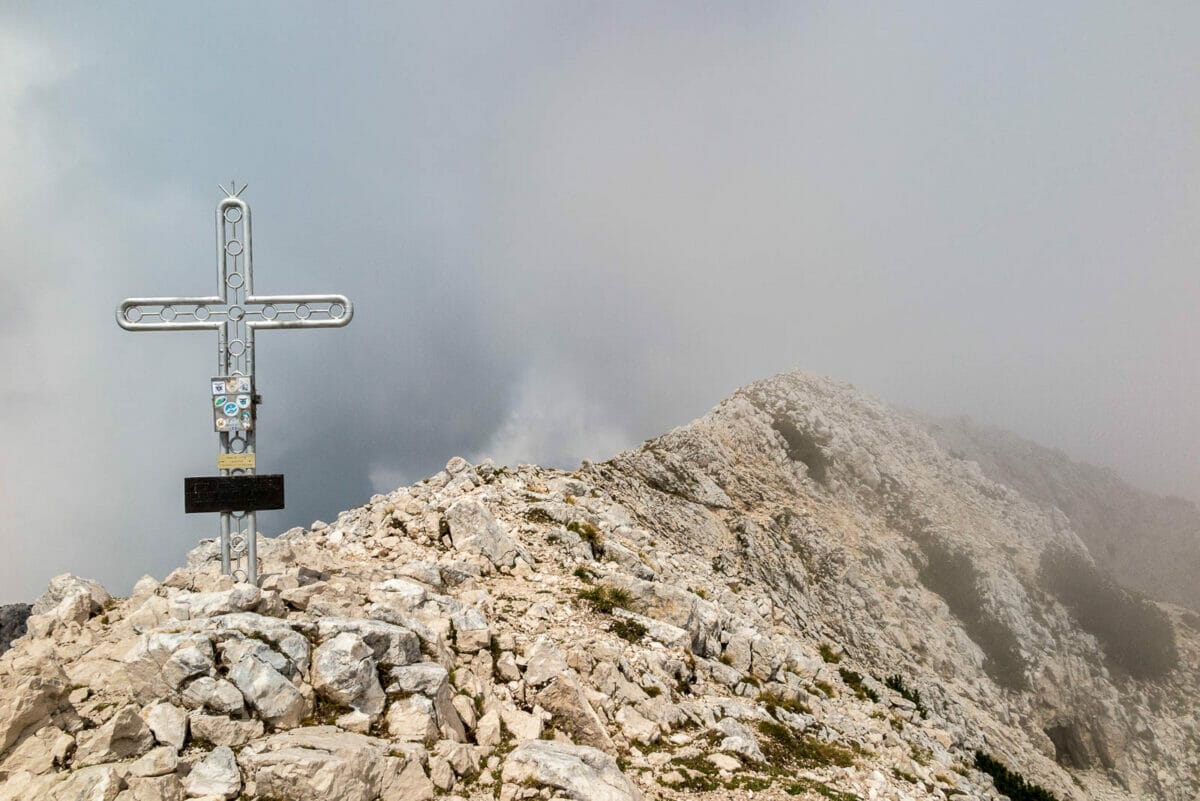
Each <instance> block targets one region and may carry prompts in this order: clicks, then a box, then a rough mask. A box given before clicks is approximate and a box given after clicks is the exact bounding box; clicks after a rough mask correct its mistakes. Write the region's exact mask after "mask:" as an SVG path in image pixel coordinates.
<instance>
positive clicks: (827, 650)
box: [817, 642, 842, 665]
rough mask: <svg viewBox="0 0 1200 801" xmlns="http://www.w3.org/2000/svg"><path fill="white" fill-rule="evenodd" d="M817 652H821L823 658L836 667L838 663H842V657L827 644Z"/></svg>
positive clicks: (822, 644)
mask: <svg viewBox="0 0 1200 801" xmlns="http://www.w3.org/2000/svg"><path fill="white" fill-rule="evenodd" d="M817 650H818V651H820V652H821V658H822V659H824V660H825V661H826V662H828V663H829V664H831V665H836V664H837V663H838V662H841V661H842V655H841V654H839V653H838V652H837V651H836V650H834V648H833V646H832V645H830V644H829V643H827V642H823V643H821V645H820V647H818V648H817Z"/></svg>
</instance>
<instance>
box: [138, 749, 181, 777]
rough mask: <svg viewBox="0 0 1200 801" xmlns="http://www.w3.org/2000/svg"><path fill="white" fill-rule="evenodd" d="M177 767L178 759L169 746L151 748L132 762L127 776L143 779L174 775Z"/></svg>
mask: <svg viewBox="0 0 1200 801" xmlns="http://www.w3.org/2000/svg"><path fill="white" fill-rule="evenodd" d="M178 766H179V757H178V756H177V755H176V752H175V749H174V748H173V747H172V746H169V745H160V746H159V747H157V748H151V749H150V750H149V751H147V752H146V753H145V754H143V755H142V756H141V757H139V758H138V759H137V760H136V761H134V763H133V764H132V765H130V766H129V775H130V776H140V777H143V778H145V777H150V776H166V775H167V774H169V773H174V772H175V769H176V768H177V767H178Z"/></svg>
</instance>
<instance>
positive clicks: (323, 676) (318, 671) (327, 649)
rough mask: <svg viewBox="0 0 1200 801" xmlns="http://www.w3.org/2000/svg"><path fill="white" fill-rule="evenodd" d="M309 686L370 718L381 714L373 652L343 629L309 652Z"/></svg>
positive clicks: (334, 701)
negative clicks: (310, 656) (310, 662)
mask: <svg viewBox="0 0 1200 801" xmlns="http://www.w3.org/2000/svg"><path fill="white" fill-rule="evenodd" d="M312 684H313V689H314V690H316V691H317V694H318V695H320V696H321V697H323V698H326V699H328V700H330V701H332V702H333V703H335V704H340V705H342V706H349V707H351V708H352V709H354V710H355V711H358V712H362V713H364V714H366V715H368V716H369V717H371V718H372V719H374V718H378V717H379V716H380V715H382V714H383V708H384V704H385V703H386V700H387V699H386V698H385V697H384V694H383V688H382V687H381V686H380V685H379V676H378V674H377V673H376V669H375V659H374V656H373V651H372V650H371V649H370V648H369V647H367V644H366V643H364V642H363V641H362V639H361V638H360V637H359V636H358V635H357V634H352V633H351V632H349V631H344V632H342V633H341V634H338V635H337V636H336V637H334V638H333V639H331V640H328V641H326V642H324V643H322V644H321V645H320V646H318V648H317V650H316V651H315V652H314V653H313V665H312Z"/></svg>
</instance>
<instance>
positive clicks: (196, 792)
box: [183, 746, 242, 799]
mask: <svg viewBox="0 0 1200 801" xmlns="http://www.w3.org/2000/svg"><path fill="white" fill-rule="evenodd" d="M183 788H184V791H185V792H186V793H187V795H188V797H189V798H202V797H205V796H217V797H218V798H226V799H232V798H237V796H238V794H239V793H241V791H242V773H241V771H240V770H239V769H238V763H237V759H236V757H234V754H233V751H232V750H231V749H229V748H228V747H226V746H221V747H219V748H214V749H213V750H212V751H211V752H210V753H209V754H208V755H207V756H205V757H204V758H203V759H201V760H200V761H199V762H197V763H196V764H195V765H193V766H192V771H191V773H189V774H188V775H187V778H185V779H184V780H183Z"/></svg>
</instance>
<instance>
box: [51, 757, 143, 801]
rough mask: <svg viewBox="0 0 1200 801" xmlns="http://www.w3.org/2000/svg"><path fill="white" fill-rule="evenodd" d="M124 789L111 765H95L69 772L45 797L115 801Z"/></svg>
mask: <svg viewBox="0 0 1200 801" xmlns="http://www.w3.org/2000/svg"><path fill="white" fill-rule="evenodd" d="M125 787H126V784H125V780H124V779H123V778H122V777H121V774H120V772H118V771H117V770H116V769H115V768H114V767H113V766H112V765H97V766H95V767H90V768H83V769H82V770H74V771H71V772H70V773H68V774H67V775H66V776H65V777H64V778H63V780H62V781H61V782H60V783H58V784H56V785H54V787H53V789H51V790H50V791H49V793H48V795H47V797H48V798H49V799H50V801H116V798H117V795H118V794H120V792H121V791H122V790H123V789H125ZM30 797H31V798H32V796H30Z"/></svg>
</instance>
